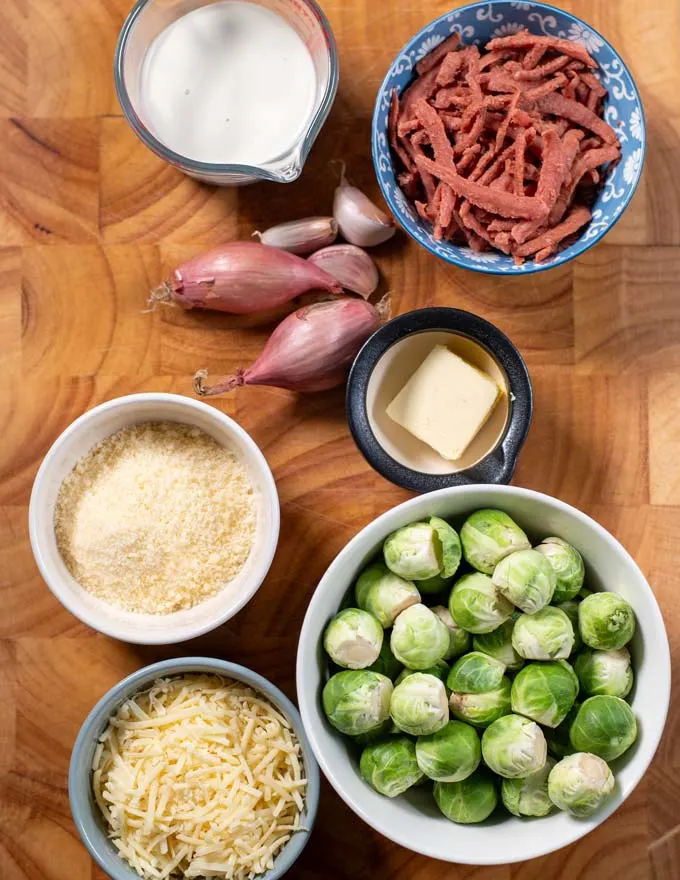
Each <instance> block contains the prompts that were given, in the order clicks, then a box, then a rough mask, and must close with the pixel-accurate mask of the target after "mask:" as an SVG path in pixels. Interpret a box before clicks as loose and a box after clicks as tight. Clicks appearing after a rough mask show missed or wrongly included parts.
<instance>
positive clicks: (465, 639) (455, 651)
mask: <svg viewBox="0 0 680 880" xmlns="http://www.w3.org/2000/svg"><path fill="white" fill-rule="evenodd" d="M432 611H433V612H434V613H435V614H436V615H437V617H438V618H439V619H440V620H441V622H442V623H443V624H445V625H446V627H447V629H448V631H449V649H448V651H447V652H446V654H444V660H450V659H451V658H452V657H457V656H458V655H459V654H464V653H465V652H466V651H469V650H470V633H469V632H466V631H465V630H464V629H461V628H460V627H459V626H458V624H457V623H456V621H455V620H454V619H453V617H451V612H450V611H449V609H448V608H444V606H443V605H435V606H434V607H433V609H432Z"/></svg>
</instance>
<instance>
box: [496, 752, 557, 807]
mask: <svg viewBox="0 0 680 880" xmlns="http://www.w3.org/2000/svg"><path fill="white" fill-rule="evenodd" d="M554 766H555V759H554V758H546V760H545V764H544V765H543V766H542V767H541V769H540V770H534V772H533V773H530V774H529V775H528V776H522V777H520V778H519V779H504V780H503V783H502V784H501V798H502V799H503V803H504V804H505V807H506V809H508V810H509V811H510V812H511V813H512V814H513V816H547V815H548V813H549V812H550V811H551V810H552V808H553V803H552V801H551V800H550V798H549V797H548V776H549V775H550V771H551V770H552V768H553V767H554Z"/></svg>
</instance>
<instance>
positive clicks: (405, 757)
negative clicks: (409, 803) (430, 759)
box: [359, 736, 423, 798]
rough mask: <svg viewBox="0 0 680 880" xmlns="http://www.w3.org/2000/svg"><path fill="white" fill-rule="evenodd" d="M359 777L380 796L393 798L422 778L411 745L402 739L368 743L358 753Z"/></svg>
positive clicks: (403, 737)
mask: <svg viewBox="0 0 680 880" xmlns="http://www.w3.org/2000/svg"><path fill="white" fill-rule="evenodd" d="M359 770H360V771H361V775H362V776H363V778H364V779H365V780H366V782H368V784H369V785H370V786H372V787H373V788H374V789H375V790H376V791H377V792H379V793H380V794H384V795H385V796H386V797H390V798H393V797H397V795H400V794H403V793H404V792H405V791H406V790H407V789H408V788H411V786H412V785H417V784H418V783H419V782H420V781H421V780H422V778H423V772H422V770H421V769H420V767H419V766H418V762H417V761H416V747H415V744H414V743H413V742H412V741H411V740H410V739H408V738H407V737H405V736H396V737H393V738H391V739H383V740H381V741H380V742H376V743H371V745H368V746H366V748H365V749H364V750H363V752H362V753H361V760H360V761H359Z"/></svg>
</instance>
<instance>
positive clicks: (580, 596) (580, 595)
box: [576, 587, 593, 599]
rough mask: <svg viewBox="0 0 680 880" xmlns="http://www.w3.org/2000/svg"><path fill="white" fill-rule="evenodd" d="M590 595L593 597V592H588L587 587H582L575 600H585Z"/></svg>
mask: <svg viewBox="0 0 680 880" xmlns="http://www.w3.org/2000/svg"><path fill="white" fill-rule="evenodd" d="M592 595H593V591H592V590H589V589H588V588H587V587H584V588H583V589H582V590H579V593H578V596H577V597H576V598H577V599H587V598H588V596H592Z"/></svg>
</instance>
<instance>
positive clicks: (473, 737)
mask: <svg viewBox="0 0 680 880" xmlns="http://www.w3.org/2000/svg"><path fill="white" fill-rule="evenodd" d="M416 758H417V760H418V766H419V767H420V769H421V770H422V771H423V773H424V774H425V775H426V776H428V777H429V778H430V779H434V780H435V781H437V782H460V781H461V780H462V779H467V777H468V776H470V774H472V773H474V772H475V770H476V769H477V767H478V766H479V762H480V761H481V760H482V749H481V746H480V744H479V736H478V734H477V731H476V730H475V729H474V727H470V725H469V724H463V722H462V721H449V723H448V724H447V725H446V727H442V728H441V730H438V731H437V732H436V733H431V734H430V735H429V736H419V737H418V739H417V740H416Z"/></svg>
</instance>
